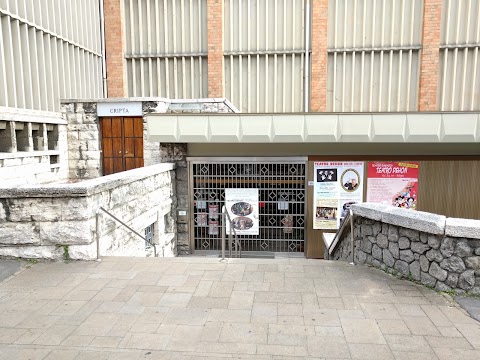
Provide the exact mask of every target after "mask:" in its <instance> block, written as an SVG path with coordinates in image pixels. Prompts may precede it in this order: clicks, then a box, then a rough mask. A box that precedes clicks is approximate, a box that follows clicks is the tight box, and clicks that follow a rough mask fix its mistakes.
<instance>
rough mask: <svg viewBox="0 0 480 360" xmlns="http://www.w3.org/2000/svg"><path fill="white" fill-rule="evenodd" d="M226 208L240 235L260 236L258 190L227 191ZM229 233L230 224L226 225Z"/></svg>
mask: <svg viewBox="0 0 480 360" xmlns="http://www.w3.org/2000/svg"><path fill="white" fill-rule="evenodd" d="M225 208H226V209H227V212H228V214H229V215H230V219H231V220H232V225H233V228H234V229H235V231H236V233H237V234H238V235H258V234H259V230H258V228H259V226H258V189H225ZM226 230H227V233H228V232H229V231H230V223H229V222H228V221H227V223H226Z"/></svg>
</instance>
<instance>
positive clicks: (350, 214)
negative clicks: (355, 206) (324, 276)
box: [327, 209, 355, 264]
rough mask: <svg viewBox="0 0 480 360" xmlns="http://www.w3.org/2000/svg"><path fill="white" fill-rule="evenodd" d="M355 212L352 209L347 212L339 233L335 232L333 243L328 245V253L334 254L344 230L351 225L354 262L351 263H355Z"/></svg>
mask: <svg viewBox="0 0 480 360" xmlns="http://www.w3.org/2000/svg"><path fill="white" fill-rule="evenodd" d="M354 216H355V214H354V213H353V211H352V209H350V210H349V212H348V213H347V215H346V216H345V218H344V219H343V222H342V225H340V228H339V229H338V230H337V233H336V234H335V237H334V238H333V241H332V243H331V244H330V246H329V247H328V249H327V250H328V255H329V256H330V255H332V254H333V252H334V251H335V248H336V247H337V245H338V243H339V241H340V239H341V237H342V234H343V232H344V231H345V230H346V229H347V228H348V227H350V232H351V234H350V236H351V243H352V262H351V264H355V257H354V255H355V238H354V234H353V229H354V227H353V218H354Z"/></svg>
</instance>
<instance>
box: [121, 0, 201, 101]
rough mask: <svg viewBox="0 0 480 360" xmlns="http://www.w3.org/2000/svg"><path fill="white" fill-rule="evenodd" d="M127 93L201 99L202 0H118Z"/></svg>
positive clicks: (131, 94) (130, 94) (129, 94)
mask: <svg viewBox="0 0 480 360" xmlns="http://www.w3.org/2000/svg"><path fill="white" fill-rule="evenodd" d="M124 7H125V40H126V54H125V57H126V63H127V87H128V96H161V97H168V98H175V99H178V98H202V97H206V96H207V93H208V88H207V86H208V83H207V80H208V78H207V1H206V0H124Z"/></svg>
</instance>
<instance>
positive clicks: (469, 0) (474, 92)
mask: <svg viewBox="0 0 480 360" xmlns="http://www.w3.org/2000/svg"><path fill="white" fill-rule="evenodd" d="M441 24H442V25H441V32H440V39H441V40H440V59H439V60H440V61H439V68H440V69H439V82H438V84H439V86H438V99H439V101H437V104H438V110H442V111H456V110H462V111H469V110H479V109H480V70H479V66H480V65H479V54H478V52H479V48H480V2H479V1H477V0H443V2H442V20H441Z"/></svg>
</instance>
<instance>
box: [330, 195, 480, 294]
mask: <svg viewBox="0 0 480 360" xmlns="http://www.w3.org/2000/svg"><path fill="white" fill-rule="evenodd" d="M353 211H354V214H355V216H356V218H355V222H354V224H355V225H354V243H355V250H354V254H355V262H356V263H360V264H369V265H373V266H375V267H378V268H381V269H383V270H385V271H389V272H396V273H399V274H401V275H402V276H404V277H406V278H411V279H413V280H416V281H420V282H421V283H423V284H425V285H427V286H431V287H434V288H435V289H437V290H440V291H450V290H453V291H455V292H456V293H459V294H464V293H467V292H468V293H471V294H475V295H480V221H479V220H465V219H451V218H448V219H446V218H445V217H443V216H438V215H434V214H429V213H422V212H412V211H409V210H405V209H397V208H391V207H386V206H384V205H378V204H363V205H354V206H353ZM350 239H351V238H350V234H349V233H348V234H347V233H345V234H344V235H342V238H341V240H340V242H339V243H338V244H337V247H336V249H335V251H334V252H333V254H332V256H331V258H332V259H335V260H348V261H351V240H350Z"/></svg>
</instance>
